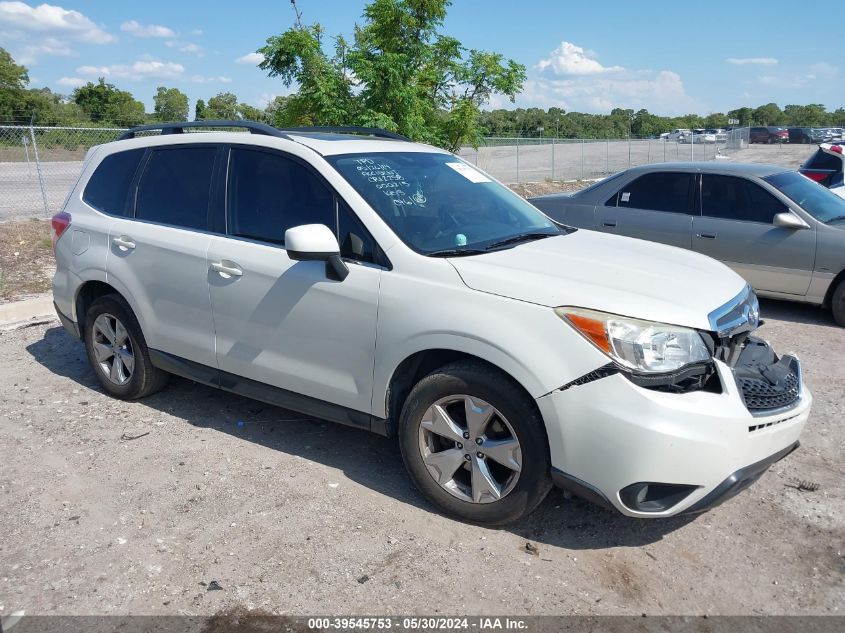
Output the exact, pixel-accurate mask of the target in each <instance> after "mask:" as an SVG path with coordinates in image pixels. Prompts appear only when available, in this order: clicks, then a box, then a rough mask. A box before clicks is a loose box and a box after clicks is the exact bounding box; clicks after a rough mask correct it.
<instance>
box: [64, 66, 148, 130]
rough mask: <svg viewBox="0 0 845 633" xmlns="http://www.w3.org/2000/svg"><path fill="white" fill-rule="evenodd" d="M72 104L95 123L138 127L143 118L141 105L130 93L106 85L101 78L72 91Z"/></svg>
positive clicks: (142, 106) (142, 105)
mask: <svg viewBox="0 0 845 633" xmlns="http://www.w3.org/2000/svg"><path fill="white" fill-rule="evenodd" d="M73 102H74V103H76V105H78V106H79V107H80V108H81V109H82V111H83V112H85V114H87V115H88V117H89V118H90V119H91V121H93V122H95V123H110V124H113V125H138V124H139V123H142V122H143V121H144V118H145V114H144V104H143V103H141V102H140V101H136V100H135V98H134V97H133V96H132V93H131V92H126V91H124V90H118V89H117V88H116V87H115V86H113V85H112V84H108V83H106V81H105V79H103V78H102V77H100V79H99V81H98V82H97V83H96V84H95V83H93V82H90V81H89V82H88V83H87V84H85V85H84V86H80V87H79V88H77V89H76V90H74V91H73Z"/></svg>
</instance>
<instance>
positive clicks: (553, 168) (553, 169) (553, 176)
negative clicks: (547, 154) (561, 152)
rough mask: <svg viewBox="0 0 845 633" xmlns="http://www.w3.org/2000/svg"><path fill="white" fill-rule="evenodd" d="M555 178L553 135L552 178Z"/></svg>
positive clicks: (553, 144) (553, 139)
mask: <svg viewBox="0 0 845 633" xmlns="http://www.w3.org/2000/svg"><path fill="white" fill-rule="evenodd" d="M554 179H555V137H554V136H553V137H552V180H554Z"/></svg>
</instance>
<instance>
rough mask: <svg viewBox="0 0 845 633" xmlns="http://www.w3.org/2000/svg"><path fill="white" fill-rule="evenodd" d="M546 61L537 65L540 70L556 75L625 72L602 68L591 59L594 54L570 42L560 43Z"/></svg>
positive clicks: (619, 67) (543, 60)
mask: <svg viewBox="0 0 845 633" xmlns="http://www.w3.org/2000/svg"><path fill="white" fill-rule="evenodd" d="M549 55H550V57H549V58H548V59H541V60H540V62H539V63H538V64H537V68H539V69H540V70H546V69H551V70H552V71H553V72H554V74H556V75H600V74H603V73H615V72H621V71H623V70H625V69H624V68H623V67H622V66H602V65H601V64H600V63H599V62H598V61H597V60H595V59H593V57H595V53H593V52H592V51H585V50H584V49H583V48H581V47H580V46H576V45H575V44H573V43H571V42H561V43H560V46H558V47H557V48H556V49H555V50H553V51H552V52H551V53H550V54H549Z"/></svg>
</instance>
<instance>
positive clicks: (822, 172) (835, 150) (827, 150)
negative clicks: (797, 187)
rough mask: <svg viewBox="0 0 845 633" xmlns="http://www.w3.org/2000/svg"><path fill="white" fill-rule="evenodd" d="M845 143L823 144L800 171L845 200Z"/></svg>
mask: <svg viewBox="0 0 845 633" xmlns="http://www.w3.org/2000/svg"><path fill="white" fill-rule="evenodd" d="M843 150H845V142H843V141H840V142H838V143H822V144H820V145H819V149H817V150H816V152H815V153H814V154H813V155H812V156H810V158H808V159H807V160H806V161H804V164H803V165H801V168H800V169H799V170H798V171H800V172H801V173H802V174H804V175H805V176H807V178H810V179H811V180H815V181H816V182H817V183H819V184H820V185H824V186H825V187H827V188H828V189H830V190H831V191H833V192H834V193H835V194H836V195H838V196H841V197H843V198H845V177H843V176H844V175H843V171H845V170H843V162H845V156H844V155H843Z"/></svg>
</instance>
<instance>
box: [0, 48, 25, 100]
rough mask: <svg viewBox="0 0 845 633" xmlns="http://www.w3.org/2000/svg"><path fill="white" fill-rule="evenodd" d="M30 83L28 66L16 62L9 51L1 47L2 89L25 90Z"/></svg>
mask: <svg viewBox="0 0 845 633" xmlns="http://www.w3.org/2000/svg"><path fill="white" fill-rule="evenodd" d="M28 84H29V74H28V73H27V70H26V68H25V67H24V66H20V65H18V64H16V63H15V60H14V59H12V56H11V55H10V54H9V52H8V51H7V50H6V49H5V48H2V47H0V90H2V91H6V90H23V89H24V88H26V86H27V85H28Z"/></svg>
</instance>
